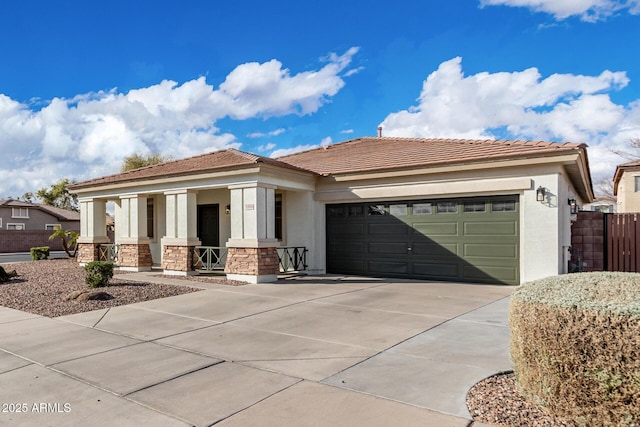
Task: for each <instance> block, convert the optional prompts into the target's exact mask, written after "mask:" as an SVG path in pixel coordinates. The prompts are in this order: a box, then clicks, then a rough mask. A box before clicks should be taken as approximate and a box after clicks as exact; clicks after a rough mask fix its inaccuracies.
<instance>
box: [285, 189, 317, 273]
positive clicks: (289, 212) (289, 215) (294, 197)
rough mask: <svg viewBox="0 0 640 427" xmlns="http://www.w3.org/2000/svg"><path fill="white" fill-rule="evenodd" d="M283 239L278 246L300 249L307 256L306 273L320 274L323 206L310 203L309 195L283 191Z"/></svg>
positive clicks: (302, 192)
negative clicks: (302, 248) (302, 247)
mask: <svg viewBox="0 0 640 427" xmlns="http://www.w3.org/2000/svg"><path fill="white" fill-rule="evenodd" d="M283 206H284V218H283V223H284V228H285V230H284V237H285V240H284V241H283V244H282V246H296V247H297V246H304V247H306V248H307V249H308V250H309V252H308V253H307V264H308V268H307V272H308V273H309V274H324V273H325V272H326V270H325V268H326V263H325V257H326V255H325V246H324V244H325V243H324V242H325V226H324V224H325V222H324V209H325V208H324V206H325V205H324V204H323V203H320V202H317V201H315V200H314V199H313V193H312V192H310V191H287V192H286V193H285V194H284V197H283Z"/></svg>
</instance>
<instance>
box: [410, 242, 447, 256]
mask: <svg viewBox="0 0 640 427" xmlns="http://www.w3.org/2000/svg"><path fill="white" fill-rule="evenodd" d="M412 252H413V256H434V255H447V254H453V255H457V254H458V244H457V243H442V244H439V243H435V242H431V243H414V244H413V249H412Z"/></svg>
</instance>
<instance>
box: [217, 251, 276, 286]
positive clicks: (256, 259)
mask: <svg viewBox="0 0 640 427" xmlns="http://www.w3.org/2000/svg"><path fill="white" fill-rule="evenodd" d="M279 270H280V264H279V261H278V252H277V250H276V248H275V247H268V248H233V247H230V248H229V252H228V253H227V263H226V265H225V269H224V272H225V273H227V278H228V279H230V280H241V281H244V282H249V283H267V282H275V281H276V280H278V271H279Z"/></svg>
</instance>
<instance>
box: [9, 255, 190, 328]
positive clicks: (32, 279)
mask: <svg viewBox="0 0 640 427" xmlns="http://www.w3.org/2000/svg"><path fill="white" fill-rule="evenodd" d="M0 265H2V267H4V269H5V270H6V271H7V272H9V271H11V270H16V272H17V273H18V277H15V278H13V279H11V280H9V281H8V282H5V283H0V305H2V306H5V307H9V308H14V309H16V310H22V311H26V312H29V313H34V314H39V315H41V316H47V317H57V316H65V315H68V314H75V313H82V312H85V311H91V310H98V309H101V308H108V307H116V306H119V305H125V304H132V303H136V302H141V301H148V300H152V299H158V298H165V297H170V296H174V295H180V294H185V293H189V292H196V291H200V290H201V289H197V288H192V287H189V286H173V285H161V284H155V283H139V282H131V281H127V280H118V279H117V278H114V279H111V280H110V281H109V284H110V286H105V287H102V288H95V289H92V290H98V291H104V292H107V293H108V294H110V295H112V296H113V299H110V300H106V301H76V300H71V301H64V300H63V298H64V297H65V296H66V295H68V294H69V293H70V292H72V291H76V290H88V289H91V288H89V286H88V285H87V284H86V283H85V281H84V278H85V271H84V268H82V267H80V266H79V265H78V263H77V262H76V261H75V260H67V259H56V260H42V261H31V262H19V263H5V264H0ZM116 273H117V271H116Z"/></svg>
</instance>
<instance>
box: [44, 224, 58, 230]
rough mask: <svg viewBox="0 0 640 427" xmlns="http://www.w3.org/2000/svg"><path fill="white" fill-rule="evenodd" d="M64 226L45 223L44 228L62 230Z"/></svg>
mask: <svg viewBox="0 0 640 427" xmlns="http://www.w3.org/2000/svg"><path fill="white" fill-rule="evenodd" d="M61 228H62V227H61V226H60V224H45V226H44V229H45V230H49V231H56V230H60V229H61Z"/></svg>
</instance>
